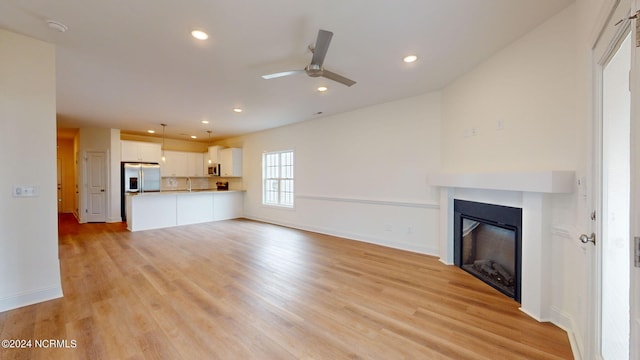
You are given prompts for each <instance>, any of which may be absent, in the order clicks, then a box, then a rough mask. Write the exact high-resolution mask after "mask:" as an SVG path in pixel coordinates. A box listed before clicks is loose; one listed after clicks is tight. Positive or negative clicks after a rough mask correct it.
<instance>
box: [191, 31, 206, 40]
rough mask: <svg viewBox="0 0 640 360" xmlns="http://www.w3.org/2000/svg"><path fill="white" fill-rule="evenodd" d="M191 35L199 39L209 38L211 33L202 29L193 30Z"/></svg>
mask: <svg viewBox="0 0 640 360" xmlns="http://www.w3.org/2000/svg"><path fill="white" fill-rule="evenodd" d="M191 36H193V37H194V38H196V39H198V40H207V39H208V38H209V34H207V33H206V32H204V31H202V30H193V31H192V32H191Z"/></svg>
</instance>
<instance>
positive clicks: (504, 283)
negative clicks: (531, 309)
mask: <svg viewBox="0 0 640 360" xmlns="http://www.w3.org/2000/svg"><path fill="white" fill-rule="evenodd" d="M453 207H454V231H453V235H454V249H453V250H454V263H455V265H456V266H459V267H460V268H462V269H463V270H465V271H467V272H468V273H470V274H472V275H473V276H475V277H477V278H478V279H480V280H482V281H484V282H485V283H487V284H489V285H490V286H492V287H494V288H495V289H496V290H498V291H500V292H502V293H503V294H505V295H507V296H509V297H511V298H513V299H514V300H516V301H518V302H520V294H521V263H522V230H521V228H522V209H521V208H515V207H509V206H502V205H494V204H486V203H479V202H473V201H465V200H457V199H456V200H454V204H453Z"/></svg>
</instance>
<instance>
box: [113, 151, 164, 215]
mask: <svg viewBox="0 0 640 360" xmlns="http://www.w3.org/2000/svg"><path fill="white" fill-rule="evenodd" d="M121 170H122V171H121V174H122V176H121V178H122V196H121V204H122V206H121V215H122V220H123V221H124V220H126V219H127V214H126V206H125V200H126V199H125V196H126V194H127V193H143V192H153V191H160V165H159V164H156V163H127V162H123V163H122V169H121Z"/></svg>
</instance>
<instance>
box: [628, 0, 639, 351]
mask: <svg viewBox="0 0 640 360" xmlns="http://www.w3.org/2000/svg"><path fill="white" fill-rule="evenodd" d="M632 9H633V12H634V13H635V14H636V15H637V14H638V11H640V0H634V1H633V7H632ZM633 23H634V24H633V25H632V26H631V28H632V31H631V39H632V48H631V49H632V50H631V76H630V81H631V86H630V87H631V99H632V101H631V149H632V151H631V202H630V210H631V217H630V218H631V221H630V228H631V236H632V237H633V238H635V239H636V240H635V242H634V241H632V246H633V248H634V250H632V251H631V256H632V260H631V261H630V267H631V271H630V273H631V274H630V294H631V302H630V317H631V335H630V343H629V348H630V358H631V359H635V360H640V264H638V262H640V19H637V18H636V19H635V20H634V21H633ZM634 260H637V262H635V261H634Z"/></svg>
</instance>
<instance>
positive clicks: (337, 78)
mask: <svg viewBox="0 0 640 360" xmlns="http://www.w3.org/2000/svg"><path fill="white" fill-rule="evenodd" d="M322 77H326V78H327V79H330V80H333V81H337V82H339V83H341V84H344V85H347V86H351V85H353V84H355V83H356V82H355V81H353V80H351V79H347V78H346V77H344V76H342V75H338V74H336V73H334V72H331V71H329V70H327V69H323V70H322Z"/></svg>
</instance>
